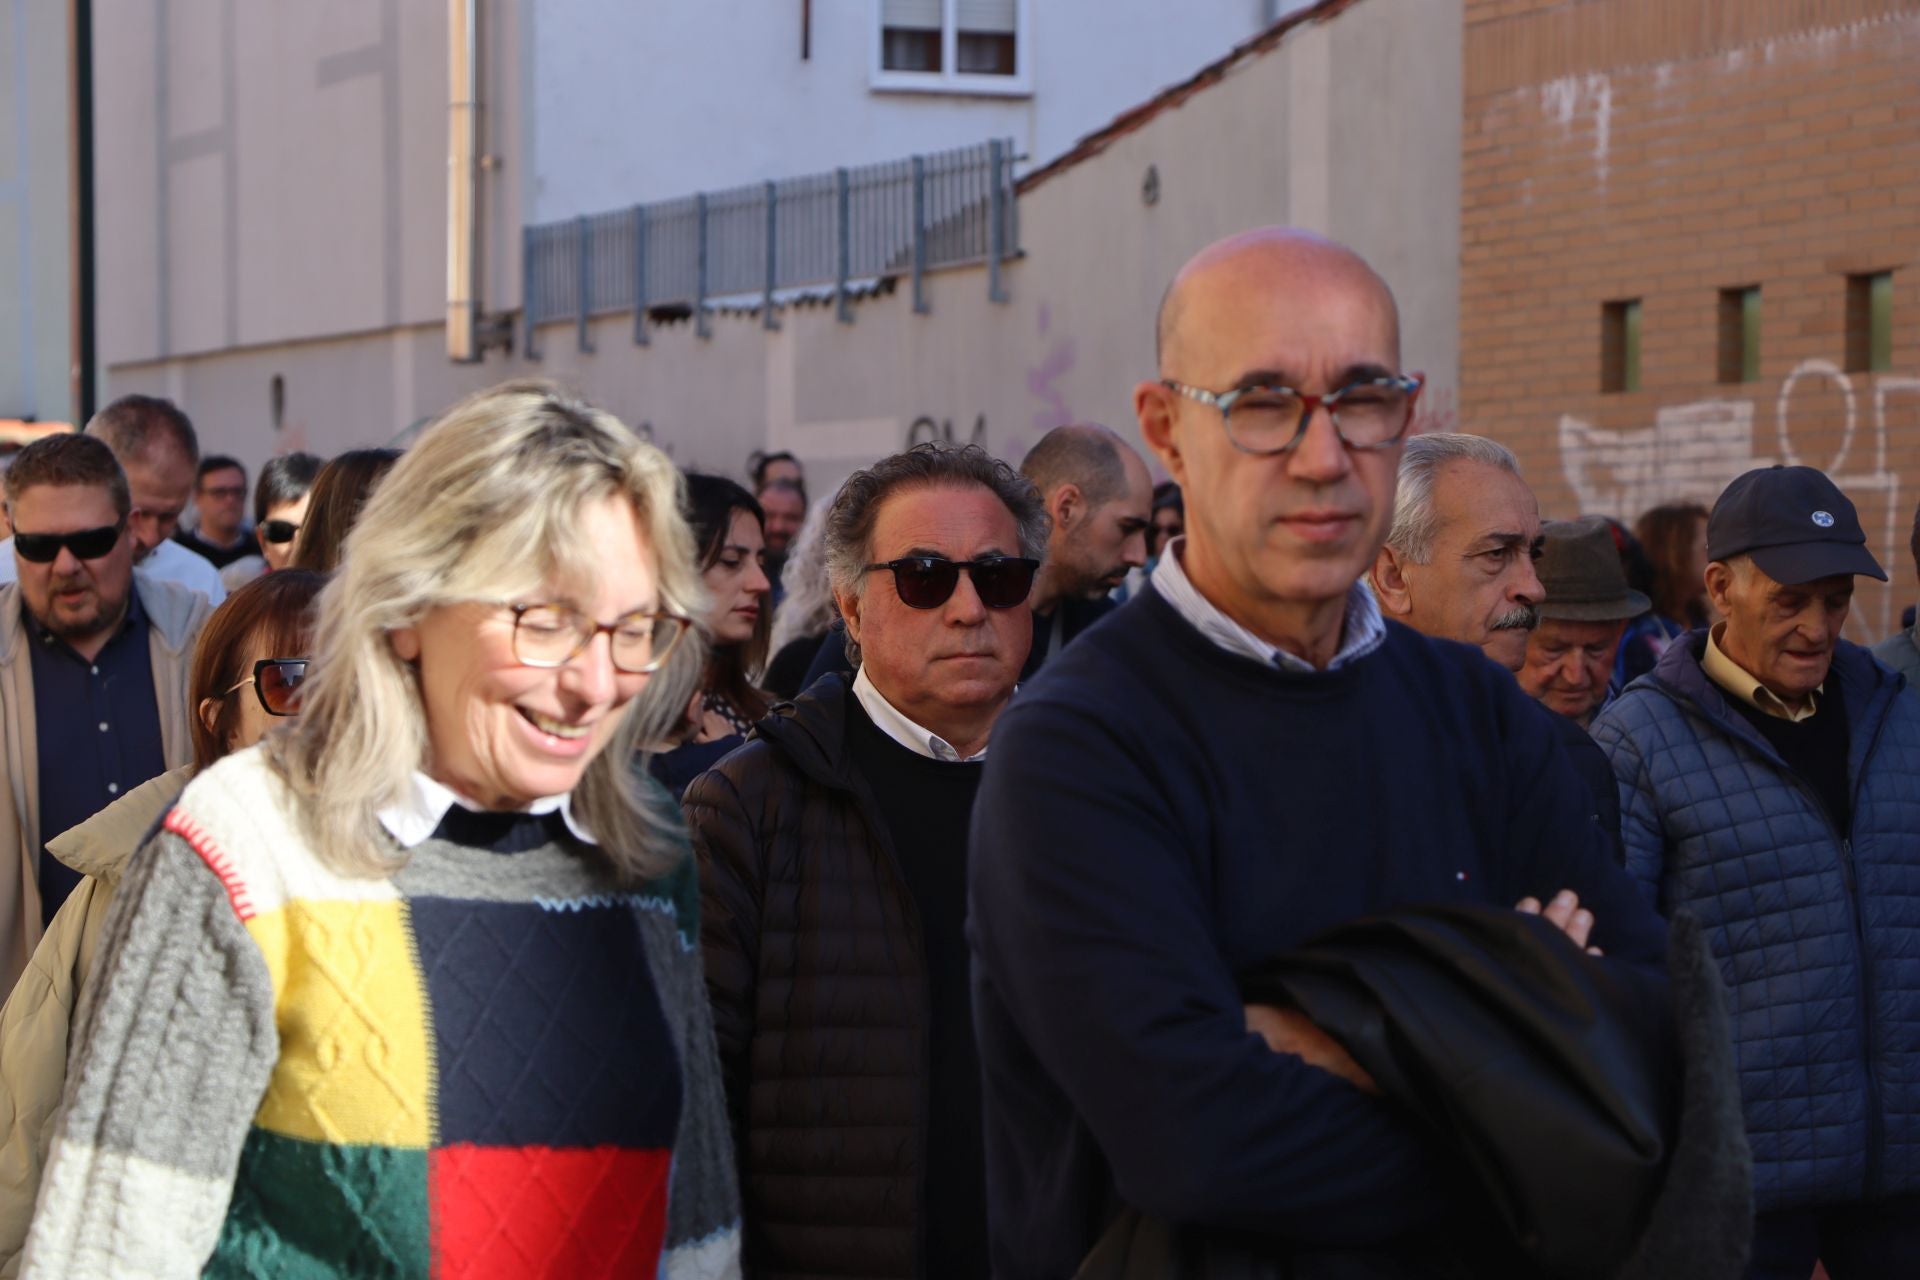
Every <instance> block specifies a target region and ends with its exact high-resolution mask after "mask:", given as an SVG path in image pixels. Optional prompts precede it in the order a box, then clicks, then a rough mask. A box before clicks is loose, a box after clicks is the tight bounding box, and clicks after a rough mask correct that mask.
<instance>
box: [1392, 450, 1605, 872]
mask: <svg viewBox="0 0 1920 1280" xmlns="http://www.w3.org/2000/svg"><path fill="white" fill-rule="evenodd" d="M1542 545H1543V540H1542V537H1541V524H1540V503H1539V500H1538V499H1536V498H1535V497H1534V496H1533V490H1532V489H1530V488H1528V487H1527V482H1526V480H1525V479H1523V478H1522V477H1521V475H1520V463H1519V461H1518V459H1516V458H1515V457H1514V456H1513V452H1512V451H1511V450H1509V449H1508V448H1507V447H1506V446H1505V445H1503V444H1500V443H1499V442H1498V441H1494V440H1489V439H1487V438H1486V437H1484V436H1474V435H1465V434H1455V433H1450V432H1436V433H1434V434H1431V435H1423V436H1414V437H1413V438H1412V439H1410V440H1408V441H1407V443H1406V447H1405V448H1404V450H1403V451H1402V452H1401V455H1400V476H1399V484H1398V487H1397V489H1396V490H1395V493H1394V508H1393V528H1392V530H1391V531H1390V532H1389V533H1388V534H1387V543H1386V545H1385V546H1384V547H1382V548H1381V549H1380V555H1379V557H1378V558H1377V559H1376V560H1375V561H1374V564H1373V569H1372V570H1371V571H1370V572H1369V573H1368V575H1367V581H1368V583H1369V585H1371V586H1372V587H1373V594H1374V596H1375V598H1376V599H1378V600H1379V602H1380V611H1381V612H1382V613H1384V614H1385V615H1386V616H1387V617H1389V618H1391V619H1393V620H1394V621H1396V622H1402V623H1405V624H1406V625H1407V626H1409V627H1412V628H1413V629H1414V630H1415V631H1419V632H1422V633H1423V634H1425V635H1429V636H1433V637H1435V638H1437V639H1441V640H1458V641H1460V642H1461V643H1463V644H1470V645H1473V646H1475V647H1477V648H1478V649H1479V650H1480V651H1481V652H1482V653H1485V654H1486V655H1487V657H1489V658H1491V659H1492V660H1493V661H1494V662H1496V663H1498V664H1499V665H1501V666H1503V667H1505V668H1506V669H1507V670H1509V671H1512V672H1516V673H1517V672H1518V671H1519V670H1520V668H1521V667H1522V666H1523V665H1524V664H1525V663H1526V660H1527V638H1528V634H1529V633H1530V632H1531V631H1532V630H1533V629H1534V628H1535V627H1536V626H1538V625H1539V624H1540V603H1541V601H1542V600H1543V599H1544V598H1545V597H1546V590H1545V588H1543V587H1542V586H1541V585H1540V576H1539V574H1538V573H1537V572H1536V570H1535V567H1534V566H1535V561H1537V560H1538V559H1539V557H1540V551H1541V547H1542ZM1546 715H1547V718H1548V719H1549V720H1552V721H1555V722H1556V723H1555V724H1554V730H1555V732H1556V733H1557V734H1558V735H1559V737H1560V739H1561V741H1562V742H1563V743H1564V744H1565V745H1566V748H1567V754H1568V756H1569V757H1570V758H1571V759H1572V761H1573V764H1574V767H1575V768H1576V769H1577V770H1578V771H1579V773H1580V776H1581V778H1582V779H1583V780H1584V781H1585V782H1586V784H1587V789H1588V791H1590V792H1591V793H1592V796H1593V817H1594V821H1595V822H1597V823H1599V824H1600V825H1601V826H1602V827H1603V828H1605V829H1606V832H1607V835H1608V837H1609V839H1611V840H1612V842H1613V846H1614V848H1615V849H1616V850H1618V849H1619V848H1620V795H1619V791H1618V789H1617V788H1616V787H1615V785H1614V781H1613V771H1612V769H1611V768H1610V767H1609V766H1608V764H1607V758H1606V756H1605V755H1604V754H1602V753H1601V751H1600V749H1599V747H1598V746H1596V745H1595V743H1594V741H1593V739H1592V738H1591V737H1589V736H1588V734H1587V733H1586V731H1585V730H1584V729H1583V728H1581V726H1580V725H1579V724H1577V723H1576V722H1574V721H1572V720H1569V719H1568V718H1567V717H1565V716H1562V715H1557V714H1554V713H1552V712H1550V711H1549V712H1546Z"/></svg>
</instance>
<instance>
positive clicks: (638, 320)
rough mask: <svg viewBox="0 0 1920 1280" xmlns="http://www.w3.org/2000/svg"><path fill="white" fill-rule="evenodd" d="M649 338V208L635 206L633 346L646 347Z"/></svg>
mask: <svg viewBox="0 0 1920 1280" xmlns="http://www.w3.org/2000/svg"><path fill="white" fill-rule="evenodd" d="M651 341H652V339H651V338H649V337H648V336H647V206H645V205H643V204H637V205H635V206H633V345H635V346H636V347H644V346H646V345H648V344H649V343H650V342H651Z"/></svg>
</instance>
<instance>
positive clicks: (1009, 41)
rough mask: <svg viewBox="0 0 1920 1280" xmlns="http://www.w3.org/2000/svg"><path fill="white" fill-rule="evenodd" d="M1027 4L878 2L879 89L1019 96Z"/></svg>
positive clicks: (1022, 0)
mask: <svg viewBox="0 0 1920 1280" xmlns="http://www.w3.org/2000/svg"><path fill="white" fill-rule="evenodd" d="M1026 6H1027V0H878V4H877V9H878V18H879V45H878V57H877V59H876V63H875V67H874V72H875V74H874V81H875V84H876V86H877V87H880V88H900V89H916V88H920V89H936V90H947V91H956V90H957V91H962V92H964V91H967V90H979V91H984V92H995V91H999V92H1008V91H1014V92H1018V91H1023V90H1024V88H1025V81H1026V65H1027V53H1028V51H1027V49H1026V32H1025V26H1026V23H1025V20H1024V19H1025V16H1026Z"/></svg>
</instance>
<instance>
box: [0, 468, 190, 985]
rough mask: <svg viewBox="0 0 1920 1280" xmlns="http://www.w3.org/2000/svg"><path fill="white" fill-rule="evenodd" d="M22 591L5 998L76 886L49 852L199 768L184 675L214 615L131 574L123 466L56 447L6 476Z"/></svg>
mask: <svg viewBox="0 0 1920 1280" xmlns="http://www.w3.org/2000/svg"><path fill="white" fill-rule="evenodd" d="M6 494H7V513H8V516H9V517H10V518H11V519H12V521H13V526H14V536H13V542H12V546H11V548H10V549H9V555H8V560H9V562H12V563H14V565H15V569H16V574H17V578H18V581H16V582H10V583H7V584H5V585H0V742H4V745H5V749H4V751H0V758H4V759H5V761H6V772H7V781H8V784H9V785H7V786H6V787H0V840H4V844H3V845H0V849H3V850H4V856H5V857H7V858H8V859H10V860H11V861H12V862H13V864H14V865H13V868H12V869H11V870H9V871H8V872H6V873H5V874H3V875H0V991H5V990H11V989H12V987H13V983H14V980H15V979H16V978H18V977H19V976H20V970H21V968H22V967H23V966H24V965H25V963H26V960H27V957H28V956H29V955H30V954H32V951H33V948H34V945H35V944H36V943H37V942H38V941H39V940H40V934H41V931H42V930H43V929H45V927H46V925H47V922H48V921H50V920H52V919H53V914H54V912H55V911H57V910H58V909H59V907H60V904H61V902H63V901H64V900H65V899H66V896H67V894H68V893H69V892H70V891H71V890H72V888H73V886H74V885H75V884H77V883H78V882H79V879H80V877H79V875H78V874H77V873H75V872H74V871H72V870H71V869H70V868H68V867H67V866H66V865H65V864H64V863H62V862H60V861H59V860H58V859H56V858H54V857H53V856H52V855H50V854H49V853H47V851H46V844H47V841H48V840H50V839H52V838H53V837H54V836H57V835H59V834H60V833H61V832H63V831H65V830H67V828H69V827H71V826H74V825H75V824H77V823H79V822H81V821H83V820H85V819H86V818H89V817H91V816H93V814H94V813H96V812H98V811H99V810H101V809H103V808H105V807H106V806H107V805H108V804H110V803H112V802H113V800H114V798H115V797H117V796H120V795H124V794H125V793H126V792H128V791H129V790H131V789H132V788H134V787H136V786H138V785H139V784H140V783H142V782H145V781H146V780H147V779H149V778H151V777H154V776H155V775H156V774H160V773H163V772H165V771H166V770H168V769H174V768H178V767H179V766H180V765H183V764H185V763H187V761H188V760H190V759H192V757H193V746H192V742H191V740H190V738H189V735H188V729H187V715H188V707H187V674H188V667H189V664H190V663H191V661H192V659H193V643H194V640H195V639H196V638H197V637H198V636H199V634H200V627H201V625H202V624H203V623H204V622H205V621H206V617H207V614H208V612H209V608H208V605H207V603H206V601H205V599H204V598H202V597H200V596H199V595H197V594H195V593H194V592H192V591H189V590H187V589H186V588H184V587H181V586H180V585H178V584H177V583H171V582H165V581H161V580H160V579H157V578H150V577H146V576H144V575H136V574H135V573H134V572H133V535H132V532H131V530H130V528H129V524H128V514H129V511H130V510H131V508H132V500H131V498H130V497H129V495H128V492H127V478H126V476H125V474H124V473H123V472H122V471H121V469H120V464H119V463H118V462H116V461H115V460H114V456H113V451H112V450H111V449H109V448H107V446H106V445H105V444H102V443H101V442H100V441H99V440H96V439H94V438H92V437H91V436H74V435H57V436H48V437H46V438H44V439H41V440H36V441H35V442H34V443H32V444H30V445H28V446H27V447H26V448H25V449H22V450H21V451H20V453H19V454H18V455H17V456H16V457H15V458H14V460H13V465H12V467H10V468H9V469H8V471H7V473H6Z"/></svg>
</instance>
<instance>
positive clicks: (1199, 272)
mask: <svg viewBox="0 0 1920 1280" xmlns="http://www.w3.org/2000/svg"><path fill="white" fill-rule="evenodd" d="M1328 296H1334V297H1343V298H1347V299H1350V300H1351V301H1352V302H1354V303H1356V304H1360V305H1366V306H1379V307H1383V308H1384V309H1385V313H1386V314H1387V316H1388V317H1390V319H1391V323H1392V325H1393V347H1394V350H1393V356H1394V359H1395V361H1396V362H1397V361H1398V359H1399V340H1400V311H1399V307H1398V305H1397V304H1396V303H1395V302H1394V298H1393V291H1392V290H1391V289H1389V288H1388V287H1387V282H1386V281H1385V280H1382V279H1381V278H1380V275H1379V273H1378V272H1376V271H1375V270H1374V269H1373V268H1372V267H1370V266H1368V265H1367V263H1366V260H1365V259H1364V258H1362V257H1361V256H1360V255H1359V254H1357V253H1355V252H1354V251H1353V250H1351V249H1349V248H1347V247H1346V246H1345V245H1343V244H1339V243H1337V242H1336V241H1333V240H1329V239H1327V238H1326V237H1325V236H1321V235H1316V234H1314V233H1313V232H1311V231H1300V230H1297V229H1295V228H1292V227H1258V228H1255V229H1254V230H1251V231H1243V232H1241V233H1240V234H1238V235H1233V236H1228V237H1227V238H1226V239H1224V240H1216V241H1215V242H1214V243H1212V244H1210V245H1208V246H1207V247H1206V248H1204V249H1202V250H1201V251H1200V252H1199V253H1196V254H1195V255H1194V256H1193V257H1192V258H1190V259H1188V261H1187V264H1186V265H1185V266H1183V267H1181V268H1180V270H1179V272H1178V273H1177V274H1176V275H1175V276H1174V278H1173V283H1171V284H1169V285H1168V286H1167V291H1166V293H1165V294H1164V295H1162V297H1161V299H1160V313H1159V318H1158V321H1157V323H1156V325H1155V328H1154V354H1155V358H1156V359H1157V360H1158V361H1159V366H1160V375H1161V376H1162V377H1168V378H1171V377H1180V376H1182V373H1181V371H1183V370H1185V369H1186V361H1187V359H1188V358H1189V356H1190V354H1191V351H1192V349H1193V348H1195V347H1197V346H1199V345H1200V344H1201V343H1202V342H1204V341H1206V340H1207V336H1208V335H1209V334H1210V332H1211V331H1212V330H1214V329H1216V328H1218V327H1219V325H1220V324H1222V323H1228V324H1231V323H1232V320H1231V319H1230V318H1226V317H1223V316H1222V312H1223V311H1231V310H1233V309H1235V300H1236V299H1237V300H1238V304H1239V305H1241V306H1244V305H1246V304H1247V302H1249V301H1252V302H1253V303H1255V304H1257V305H1262V306H1273V305H1276V304H1278V305H1286V304H1288V303H1289V302H1290V301H1292V300H1294V299H1299V300H1300V301H1301V302H1303V303H1304V302H1306V301H1308V300H1312V301H1313V302H1314V304H1315V305H1324V302H1325V299H1326V298H1327V297H1328ZM1189 376H1190V371H1189Z"/></svg>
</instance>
